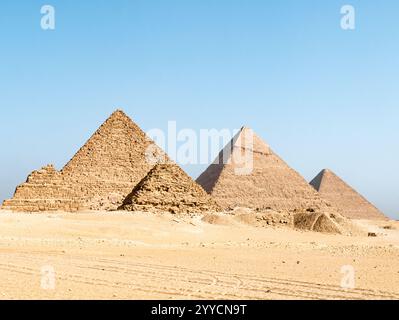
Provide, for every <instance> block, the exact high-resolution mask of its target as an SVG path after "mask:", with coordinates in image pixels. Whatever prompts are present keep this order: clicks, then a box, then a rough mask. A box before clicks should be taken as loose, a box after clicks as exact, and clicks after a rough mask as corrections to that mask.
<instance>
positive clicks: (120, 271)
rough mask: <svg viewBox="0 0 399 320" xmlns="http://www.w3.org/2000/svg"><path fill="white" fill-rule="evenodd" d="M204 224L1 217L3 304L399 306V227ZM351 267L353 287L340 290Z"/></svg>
mask: <svg viewBox="0 0 399 320" xmlns="http://www.w3.org/2000/svg"><path fill="white" fill-rule="evenodd" d="M207 221H210V222H212V223H209V222H205V221H203V220H202V219H201V217H200V216H186V217H181V216H176V215H172V214H151V213H140V212H89V211H88V212H81V213H79V214H73V213H51V214H50V213H41V214H18V213H11V212H8V211H4V210H3V211H1V212H0V228H1V234H0V299H399V222H393V221H390V222H387V221H367V220H356V221H355V223H357V224H358V225H359V226H361V227H362V228H364V229H365V230H366V231H368V232H373V233H375V234H376V235H377V237H367V236H344V235H331V234H323V233H317V232H310V231H297V230H293V229H291V228H288V227H267V228H265V227H255V226H251V225H248V224H246V223H244V222H242V221H241V222H239V221H238V220H236V219H235V218H234V217H233V216H231V215H220V216H217V217H216V218H215V217H214V218H212V219H209V217H208V219H207ZM344 265H351V266H353V267H354V270H355V280H356V282H355V288H354V289H343V288H342V287H341V280H342V278H343V274H342V273H341V268H342V266H344ZM46 266H47V268H48V267H51V268H53V269H54V272H55V283H54V287H51V288H48V287H43V285H42V283H43V275H42V268H43V267H46Z"/></svg>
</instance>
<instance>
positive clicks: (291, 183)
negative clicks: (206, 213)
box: [197, 127, 326, 211]
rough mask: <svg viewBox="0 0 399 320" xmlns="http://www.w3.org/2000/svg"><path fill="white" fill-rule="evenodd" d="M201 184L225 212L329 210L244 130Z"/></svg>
mask: <svg viewBox="0 0 399 320" xmlns="http://www.w3.org/2000/svg"><path fill="white" fill-rule="evenodd" d="M197 182H198V183H199V184H200V185H201V186H202V187H203V188H204V189H205V190H206V191H207V192H208V193H209V194H211V195H212V197H213V198H214V199H215V200H216V201H217V203H218V204H220V205H221V206H222V208H225V209H228V208H234V207H248V208H253V209H267V208H270V209H273V210H287V211H295V210H299V211H301V210H307V209H309V208H312V209H316V210H317V209H320V208H324V207H325V206H326V203H325V201H323V200H322V199H321V198H320V196H319V195H318V194H317V192H316V191H315V190H314V189H313V188H312V187H310V186H309V184H308V183H307V182H306V180H305V179H304V178H302V176H301V175H300V174H299V173H297V172H296V171H294V170H293V169H291V168H290V167H289V166H288V165H287V164H286V163H285V162H284V161H283V160H282V159H281V158H280V157H279V156H277V155H276V154H275V153H274V152H273V151H272V150H271V148H270V147H269V145H267V144H266V143H265V142H264V141H263V140H262V139H261V138H260V137H259V136H257V135H256V134H255V133H254V132H253V131H252V130H251V129H249V128H245V127H243V128H242V129H241V130H240V132H239V133H238V134H237V135H236V136H235V137H234V138H233V139H232V141H231V142H230V143H229V144H228V145H227V146H226V147H225V148H224V149H223V150H222V151H221V152H220V154H219V156H218V157H217V158H216V160H215V161H214V163H213V164H211V165H210V166H209V167H208V168H207V169H206V170H205V172H204V173H202V174H201V175H200V176H199V177H198V179H197Z"/></svg>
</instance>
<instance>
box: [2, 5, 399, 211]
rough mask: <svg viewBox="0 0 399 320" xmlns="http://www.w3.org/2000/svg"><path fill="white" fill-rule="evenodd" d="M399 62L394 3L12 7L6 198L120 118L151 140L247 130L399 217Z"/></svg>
mask: <svg viewBox="0 0 399 320" xmlns="http://www.w3.org/2000/svg"><path fill="white" fill-rule="evenodd" d="M44 4H50V5H53V6H54V7H55V9H56V30H54V31H43V30H42V29H41V28H40V19H41V14H40V8H41V6H42V5H44ZM345 4H351V5H353V6H354V7H355V9H356V30H355V31H344V30H342V29H341V28H340V18H341V15H340V8H341V6H342V5H345ZM398 57H399V3H398V2H397V1H394V0H385V1H384V0H382V1H375V0H361V1H360V0H359V1H355V0H342V1H337V0H328V1H316V0H313V1H311V0H301V1H300V0H269V1H266V0H245V1H244V0H190V1H188V0H168V1H164V0H115V1H102V0H96V1H94V0H93V1H89V0H86V1H75V0H74V1H72V0H69V1H55V0H48V1H46V2H43V1H35V0H31V1H22V0H13V1H11V0H3V1H1V2H0V137H1V138H0V139H1V157H0V200H2V199H4V198H7V197H10V196H11V195H12V193H13V191H14V188H15V186H16V185H17V184H19V183H21V182H23V181H24V180H25V178H26V176H27V174H28V173H29V172H31V171H32V170H34V169H38V168H40V167H41V166H43V165H45V164H47V163H54V164H55V165H56V166H57V167H58V168H61V167H62V166H63V165H64V164H65V163H66V161H68V160H69V158H70V157H72V155H73V154H74V153H75V152H76V151H77V149H78V148H79V147H80V146H81V145H82V144H83V143H84V142H85V141H86V140H87V138H88V137H89V136H90V135H91V134H92V133H93V131H94V130H95V129H96V128H97V127H98V126H99V125H100V124H101V123H102V121H103V120H105V118H107V117H108V115H109V114H110V113H111V112H112V111H113V110H114V109H115V108H117V107H121V108H123V109H124V110H125V111H126V113H128V114H129V115H130V116H131V117H132V118H133V119H134V120H135V121H136V122H137V123H138V124H139V125H140V126H141V127H142V128H143V129H144V130H149V129H151V128H166V125H167V122H168V121H169V120H176V121H177V125H178V128H179V129H181V128H193V129H195V130H199V129H201V128H219V129H220V128H230V129H235V128H239V127H241V126H242V125H243V124H245V125H247V126H250V127H252V128H253V129H254V130H255V131H256V132H257V133H258V134H259V135H260V136H262V137H263V138H264V139H265V140H266V141H267V142H268V143H269V144H270V145H271V146H272V148H273V149H274V150H275V151H276V152H277V153H278V154H279V155H280V156H281V157H282V158H283V159H284V160H286V161H287V162H288V163H289V164H290V165H291V166H292V167H293V168H295V169H296V170H297V171H299V172H300V173H301V174H302V175H303V176H304V177H305V178H306V179H308V180H310V179H311V178H313V176H315V175H316V174H317V173H318V172H319V171H320V170H321V169H322V168H324V167H328V168H330V169H332V170H334V171H335V172H336V173H337V174H338V175H340V176H341V177H343V178H344V179H345V180H346V181H347V182H349V183H350V184H351V185H353V186H354V187H355V188H356V189H358V190H359V191H360V192H361V193H363V194H364V195H365V196H366V197H367V198H368V199H370V200H371V201H372V202H374V203H375V204H376V205H377V206H378V207H379V208H381V209H382V210H384V211H385V212H386V213H387V214H389V215H390V216H392V217H396V218H398V217H399V188H398V181H399V170H398V168H397V164H398V158H399V128H398V127H399V126H398V120H399V88H398V86H399V79H398V77H399V58H398ZM184 168H185V169H186V170H187V171H188V172H189V173H190V174H191V175H192V176H193V177H196V176H197V175H198V174H199V173H200V172H201V170H202V169H204V167H199V166H185V167H184Z"/></svg>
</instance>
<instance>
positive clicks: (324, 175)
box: [310, 169, 386, 220]
mask: <svg viewBox="0 0 399 320" xmlns="http://www.w3.org/2000/svg"><path fill="white" fill-rule="evenodd" d="M310 184H311V185H312V186H313V187H314V188H315V189H316V190H317V191H318V192H319V193H320V195H321V196H322V197H323V198H324V199H326V200H327V201H329V202H330V203H331V204H333V205H334V206H335V207H337V208H339V209H340V210H341V214H342V215H344V216H346V217H347V218H352V219H375V220H381V219H383V220H385V219H386V217H385V216H384V214H383V213H382V212H381V211H379V210H378V209H377V208H376V207H375V206H374V205H372V204H371V203H370V202H369V201H367V200H366V199H365V198H364V197H363V196H362V195H360V194H359V193H358V192H357V191H356V190H354V189H353V188H352V187H350V186H349V185H348V184H347V183H346V182H345V181H343V180H342V179H341V178H339V177H338V176H337V175H336V174H335V173H334V172H332V171H331V170H328V169H324V170H322V171H321V172H320V173H319V174H318V175H317V176H316V177H315V178H314V179H313V180H312V181H311V182H310Z"/></svg>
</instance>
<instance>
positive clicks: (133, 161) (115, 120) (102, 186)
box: [3, 110, 169, 212]
mask: <svg viewBox="0 0 399 320" xmlns="http://www.w3.org/2000/svg"><path fill="white" fill-rule="evenodd" d="M168 161H169V159H168V157H167V155H166V154H165V153H164V152H163V151H162V150H161V149H160V148H159V147H158V146H157V145H156V144H155V143H154V142H153V141H152V140H150V139H149V138H148V137H147V136H146V134H145V133H144V132H143V131H142V130H141V129H140V128H139V127H138V126H137V125H136V124H135V123H134V122H133V121H132V120H131V119H130V118H129V117H128V116H127V115H126V114H125V113H124V112H123V111H121V110H116V111H115V112H114V113H112V115H111V116H110V117H109V118H108V119H107V120H106V121H105V122H104V123H103V124H102V125H101V127H100V128H99V129H98V130H97V131H96V132H95V133H94V134H93V136H92V137H91V138H90V139H89V140H88V141H87V142H86V144H85V145H84V146H83V147H82V148H81V149H80V150H79V151H78V152H77V153H76V155H75V156H74V157H73V158H72V159H71V161H69V162H68V164H67V165H66V166H65V167H64V168H63V169H62V170H61V171H56V170H55V169H54V168H53V167H45V168H43V169H42V170H39V171H34V172H33V173H32V174H31V175H30V176H29V178H28V180H27V182H26V183H24V184H22V185H20V186H19V187H18V188H17V189H16V192H15V194H14V197H13V198H12V199H11V200H7V201H5V202H4V204H3V208H5V209H9V210H13V211H23V212H36V211H49V210H51V211H53V210H65V211H77V210H81V209H93V210H99V209H104V210H112V209H116V208H117V207H118V206H119V205H120V204H121V203H122V201H123V199H124V198H125V197H126V196H127V195H128V194H129V192H131V190H132V188H133V187H134V186H136V185H137V183H139V182H140V181H141V179H143V178H144V177H145V176H146V174H147V173H148V171H149V170H150V169H151V168H152V167H153V166H154V165H155V164H156V163H159V162H168Z"/></svg>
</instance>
